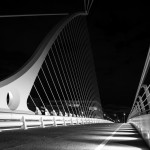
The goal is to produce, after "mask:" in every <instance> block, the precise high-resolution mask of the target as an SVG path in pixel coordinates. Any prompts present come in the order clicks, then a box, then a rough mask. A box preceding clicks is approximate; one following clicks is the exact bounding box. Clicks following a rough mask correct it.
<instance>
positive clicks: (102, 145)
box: [95, 124, 123, 150]
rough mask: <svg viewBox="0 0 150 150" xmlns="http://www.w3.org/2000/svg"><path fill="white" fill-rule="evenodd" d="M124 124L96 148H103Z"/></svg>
mask: <svg viewBox="0 0 150 150" xmlns="http://www.w3.org/2000/svg"><path fill="white" fill-rule="evenodd" d="M122 125H123V124H121V125H120V126H119V127H118V128H117V129H116V130H115V131H114V132H113V133H112V134H111V135H110V136H108V137H107V138H106V139H105V140H104V141H103V142H102V143H101V144H100V145H99V146H98V147H96V149H95V150H101V149H102V148H103V147H104V146H105V145H106V144H107V142H108V141H109V140H111V138H112V136H113V135H114V134H116V132H117V131H118V130H119V129H120V128H121V126H122Z"/></svg>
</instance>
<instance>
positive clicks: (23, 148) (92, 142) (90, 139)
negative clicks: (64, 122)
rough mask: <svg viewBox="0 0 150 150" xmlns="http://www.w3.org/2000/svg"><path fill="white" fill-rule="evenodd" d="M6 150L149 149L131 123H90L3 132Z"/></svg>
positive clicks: (0, 136)
mask: <svg viewBox="0 0 150 150" xmlns="http://www.w3.org/2000/svg"><path fill="white" fill-rule="evenodd" d="M0 149H4V150H148V149H149V148H148V147H147V145H146V144H145V142H144V141H143V140H142V138H141V137H140V136H139V134H138V132H137V131H136V130H135V129H134V128H133V127H132V126H131V125H129V124H113V123H111V124H89V125H74V126H66V127H63V126H58V127H48V128H44V129H42V128H34V129H33V128H32V129H27V130H7V131H1V132H0Z"/></svg>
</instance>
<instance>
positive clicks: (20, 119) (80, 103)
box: [0, 13, 110, 130]
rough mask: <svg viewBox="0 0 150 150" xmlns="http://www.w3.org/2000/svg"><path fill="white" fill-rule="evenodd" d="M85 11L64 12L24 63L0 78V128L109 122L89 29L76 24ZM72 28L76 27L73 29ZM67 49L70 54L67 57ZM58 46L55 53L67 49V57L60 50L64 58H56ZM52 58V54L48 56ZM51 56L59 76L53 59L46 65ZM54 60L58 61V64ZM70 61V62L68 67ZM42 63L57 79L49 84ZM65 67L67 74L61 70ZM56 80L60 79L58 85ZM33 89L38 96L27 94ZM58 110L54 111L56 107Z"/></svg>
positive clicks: (81, 24)
mask: <svg viewBox="0 0 150 150" xmlns="http://www.w3.org/2000/svg"><path fill="white" fill-rule="evenodd" d="M86 15H87V14H85V13H79V14H75V15H72V16H67V17H66V18H65V19H64V20H63V21H62V22H61V23H60V24H58V25H57V26H56V27H55V28H54V29H53V30H52V31H51V32H50V33H49V34H48V35H47V37H46V38H45V39H44V40H43V42H42V43H41V44H40V45H39V47H38V48H37V50H36V52H35V53H34V54H33V56H32V57H31V58H30V59H29V61H28V62H27V63H26V65H24V66H23V67H22V68H21V69H20V70H19V71H18V72H17V73H15V74H14V75H13V76H11V77H9V78H7V79H5V80H3V81H1V82H0V130H4V129H6V128H23V129H27V128H30V127H46V126H57V125H73V124H85V123H107V122H108V123H110V121H108V120H104V119H103V117H102V116H103V114H102V109H101V104H100V98H99V92H98V86H97V82H96V76H95V72H94V68H93V66H92V65H93V64H92V63H93V60H92V58H91V52H90V45H89V39H88V35H87V34H85V33H86V32H87V31H86V29H85V26H83V23H82V22H81V23H80V20H81V17H85V16H86ZM78 18H80V19H78ZM74 28H75V31H72V29H74ZM82 32H83V33H82ZM58 41H59V42H58ZM81 41H83V42H81ZM60 47H61V48H60ZM54 48H55V50H54ZM66 49H67V50H66ZM71 49H72V53H73V54H70V55H69V51H71ZM58 50H59V54H61V51H63V52H65V53H67V54H66V55H65V54H64V57H65V58H66V62H64V59H63V57H61V60H60V56H59V55H58ZM50 53H51V54H50ZM55 55H57V57H56V56H55ZM51 56H54V57H53V58H51ZM61 56H62V55H61ZM67 56H68V58H67ZM80 57H81V58H80ZM82 57H83V58H82ZM51 59H54V60H53V61H54V63H55V67H56V69H60V68H61V69H62V72H61V73H60V71H59V70H57V71H58V72H57V73H58V74H59V76H60V78H59V79H58V78H57V75H58V74H56V72H55V69H54V66H53V62H52V63H51V64H48V63H47V62H48V61H50V62H51ZM55 59H57V60H58V61H60V62H59V63H60V65H59V66H58V64H57V61H55ZM68 63H70V64H69V65H68ZM43 64H44V65H45V66H46V68H47V73H49V75H50V77H51V72H53V73H54V75H55V77H56V79H55V80H53V79H52V81H53V82H52V81H51V82H48V81H49V80H48V78H47V75H46V73H44V69H43ZM62 64H63V65H62ZM49 66H50V67H49ZM59 67H60V68H59ZM63 67H64V68H65V69H64V68H63ZM67 67H68V68H69V69H68V68H67ZM77 67H78V68H77ZM40 71H41V72H42V73H43V78H42V77H40V73H39V72H40ZM65 71H66V72H67V74H65ZM64 74H65V75H64ZM62 75H64V76H62ZM50 77H49V79H50ZM51 78H52V77H51ZM62 78H64V80H63V79H62ZM66 78H67V79H66ZM42 79H46V80H45V81H44V83H42ZM73 79H74V80H75V81H74V80H73ZM36 80H38V81H39V84H40V86H41V89H42V90H44V94H45V96H46V99H44V100H42V96H41V95H42V94H41V93H40V92H41V91H42V90H41V89H40V90H39V89H38V87H39V85H36ZM59 80H61V83H62V84H61V85H60V83H59ZM68 81H69V83H68ZM55 82H58V83H57V86H58V87H59V88H60V89H59V91H57V88H58V87H57V86H56V85H55ZM45 83H47V87H49V89H50V91H51V93H52V90H51V85H52V84H54V87H55V90H56V91H55V93H52V96H53V98H54V99H52V100H51V99H50V98H49V95H48V94H49V93H50V92H46V88H45V87H44V86H45ZM33 88H35V91H36V93H37V95H38V98H37V97H34V92H33V96H31V94H32V89H33ZM62 88H63V90H62ZM67 89H68V91H67ZM64 91H65V92H64ZM60 93H61V94H62V97H61V96H60ZM56 96H58V97H59V100H57V99H56ZM33 97H34V98H33ZM29 98H30V99H31V101H32V103H33V104H34V107H35V109H36V111H33V110H31V109H29V108H28V106H27V103H28V99H29ZM63 98H64V99H63ZM62 99H63V100H62ZM46 100H49V104H50V105H49V106H51V109H48V108H47V105H48V104H47V101H46ZM54 100H55V101H54ZM53 103H54V104H53ZM58 103H59V104H58ZM39 104H40V107H41V106H42V107H44V109H45V115H41V112H40V111H41V109H40V108H39ZM56 108H57V111H56V110H55V109H56ZM51 110H52V111H53V112H54V113H53V115H52V114H50V113H51V112H50V111H51ZM58 112H59V114H58Z"/></svg>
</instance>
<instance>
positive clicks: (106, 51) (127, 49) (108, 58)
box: [0, 0, 150, 114]
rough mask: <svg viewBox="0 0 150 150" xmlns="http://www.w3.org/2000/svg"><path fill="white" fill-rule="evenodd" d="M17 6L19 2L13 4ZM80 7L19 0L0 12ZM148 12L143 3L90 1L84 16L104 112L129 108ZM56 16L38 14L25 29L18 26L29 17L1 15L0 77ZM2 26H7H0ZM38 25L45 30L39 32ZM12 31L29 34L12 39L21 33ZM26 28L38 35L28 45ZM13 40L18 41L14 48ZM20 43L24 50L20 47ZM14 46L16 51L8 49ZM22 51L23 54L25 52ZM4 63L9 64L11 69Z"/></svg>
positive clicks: (148, 28)
mask: <svg viewBox="0 0 150 150" xmlns="http://www.w3.org/2000/svg"><path fill="white" fill-rule="evenodd" d="M16 5H17V6H18V5H19V6H18V7H16ZM83 6H84V5H83V1H80V2H77V1H59V2H58V0H55V1H51V2H46V3H41V2H36V5H35V4H32V3H28V2H27V1H26V2H23V1H21V2H20V3H14V2H13V3H7V5H6V4H3V5H1V9H0V14H1V15H6V14H31V13H57V12H59V13H62V12H63V13H66V12H69V13H73V12H78V11H81V10H84V7H83ZM149 14H150V13H149V5H148V4H146V3H143V2H136V3H134V4H132V3H125V2H123V1H122V2H121V3H116V4H115V3H113V2H111V3H110V2H106V3H101V1H100V0H95V1H94V3H93V6H92V8H91V11H90V14H89V16H88V19H87V20H88V27H89V32H90V39H91V43H92V49H93V54H94V62H95V69H96V74H97V80H98V84H99V90H100V96H101V101H102V107H103V108H104V111H105V112H106V113H109V114H110V113H112V111H114V113H115V112H116V113H117V112H123V111H126V112H128V111H129V110H130V108H131V107H132V103H133V101H134V97H135V94H136V90H137V87H138V83H139V80H140V76H141V73H142V69H143V66H144V62H145V58H146V55H147V52H148V48H149V43H150V21H149V20H150V19H149V17H150V15H149ZM61 17H62V16H58V17H57V18H56V19H47V17H43V19H41V18H40V19H41V21H40V22H38V21H39V20H40V19H39V18H38V17H37V18H36V17H35V18H34V21H33V22H34V24H32V23H28V24H26V25H25V26H27V27H28V29H29V30H28V31H26V30H25V29H24V28H23V25H24V24H25V22H31V20H32V19H31V18H28V20H29V21H27V19H26V21H24V19H22V20H21V21H20V19H18V22H17V21H15V22H17V24H16V25H15V24H14V23H13V20H10V19H9V21H8V20H7V19H6V18H0V25H1V28H0V32H1V35H0V40H1V52H2V53H4V54H5V55H0V64H1V65H0V69H1V73H0V76H1V78H4V77H5V75H7V74H9V73H10V72H11V68H13V67H14V68H15V67H16V68H17V67H20V66H19V63H18V62H19V61H20V62H21V61H25V60H26V59H27V58H28V56H29V55H31V53H32V50H29V49H34V46H35V47H36V45H38V44H37V43H38V42H39V41H41V39H42V38H43V37H44V36H45V35H46V33H47V32H48V31H49V28H50V27H52V26H53V25H54V24H55V23H57V22H58V21H59V20H60V19H61ZM30 19H31V20H30ZM4 20H5V21H4ZM16 20H17V19H16ZM51 20H53V22H52V21H51ZM11 21H12V22H11ZM2 22H5V23H2ZM35 23H36V26H35ZM21 25H22V26H21ZM6 26H7V28H6ZM4 27H5V29H6V30H3V29H4ZM10 27H11V28H13V30H12V29H10ZM43 27H44V30H41V28H43ZM16 29H19V30H20V32H18V34H19V33H20V34H22V33H23V35H24V37H28V38H23V39H20V38H16V37H20V36H19V35H17V36H14V34H15V33H16V32H15V30H16ZM33 29H34V30H33ZM31 31H32V32H33V34H31V35H36V34H37V32H38V35H40V36H39V39H38V40H37V41H35V44H34V46H33V47H32V46H27V44H28V45H30V42H31V41H32V42H34V40H33V39H34V38H33V37H32V36H30V37H29V36H28V33H29V32H30V33H31ZM6 37H7V38H6ZM8 37H9V40H10V41H11V39H14V40H15V42H13V43H14V44H12V43H10V44H8V42H7V40H6V39H8ZM18 41H19V42H18ZM21 42H22V43H21ZM15 43H20V44H18V46H17V47H16V45H15ZM22 44H23V45H24V50H23V49H20V47H21V45H22ZM29 47H30V48H29ZM15 48H16V50H15V51H13V50H14V49H15ZM10 49H12V50H10ZM27 49H28V50H27ZM27 51H28V53H26V52H27ZM29 52H31V53H29ZM2 53H1V54H2ZM25 54H26V55H25ZM27 55H28V56H27ZM8 61H9V62H13V63H12V65H13V66H12V67H10V65H9V63H8Z"/></svg>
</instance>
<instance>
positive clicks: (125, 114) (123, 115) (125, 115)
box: [123, 113, 126, 123]
mask: <svg viewBox="0 0 150 150" xmlns="http://www.w3.org/2000/svg"><path fill="white" fill-rule="evenodd" d="M123 116H124V123H125V116H126V114H125V113H123Z"/></svg>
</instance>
